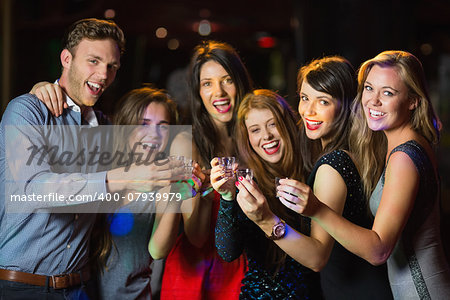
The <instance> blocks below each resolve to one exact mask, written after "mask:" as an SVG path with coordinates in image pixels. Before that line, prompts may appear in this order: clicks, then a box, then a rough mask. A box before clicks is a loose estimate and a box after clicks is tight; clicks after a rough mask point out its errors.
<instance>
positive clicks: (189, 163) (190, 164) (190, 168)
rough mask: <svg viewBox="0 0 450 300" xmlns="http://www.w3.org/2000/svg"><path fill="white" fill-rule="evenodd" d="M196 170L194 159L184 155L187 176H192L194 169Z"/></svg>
mask: <svg viewBox="0 0 450 300" xmlns="http://www.w3.org/2000/svg"><path fill="white" fill-rule="evenodd" d="M193 170H194V162H193V161H192V159H189V158H187V157H184V173H185V176H186V177H187V178H190V177H191V176H192V171H193Z"/></svg>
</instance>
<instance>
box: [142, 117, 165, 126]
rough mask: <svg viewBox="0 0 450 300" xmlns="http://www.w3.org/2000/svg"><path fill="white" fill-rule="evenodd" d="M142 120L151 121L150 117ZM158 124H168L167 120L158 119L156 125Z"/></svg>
mask: <svg viewBox="0 0 450 300" xmlns="http://www.w3.org/2000/svg"><path fill="white" fill-rule="evenodd" d="M142 120H143V121H145V122H152V119H146V118H143V119H142ZM159 124H169V121H166V120H161V121H159V123H158V124H157V125H159Z"/></svg>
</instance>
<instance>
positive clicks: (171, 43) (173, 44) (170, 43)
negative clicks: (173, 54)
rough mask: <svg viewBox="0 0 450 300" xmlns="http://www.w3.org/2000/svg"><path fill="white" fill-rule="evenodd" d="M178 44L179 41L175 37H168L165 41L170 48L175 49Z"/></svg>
mask: <svg viewBox="0 0 450 300" xmlns="http://www.w3.org/2000/svg"><path fill="white" fill-rule="evenodd" d="M179 46H180V42H179V41H178V40H177V39H170V40H169V41H168V42H167V48H169V49H170V50H177V49H178V47H179Z"/></svg>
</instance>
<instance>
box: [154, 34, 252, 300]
mask: <svg viewBox="0 0 450 300" xmlns="http://www.w3.org/2000/svg"><path fill="white" fill-rule="evenodd" d="M188 82H189V90H190V100H191V101H192V119H193V125H192V131H193V140H194V143H193V145H192V154H193V158H194V159H195V160H196V161H198V162H199V164H200V166H201V167H202V168H203V169H207V168H208V166H209V161H210V160H211V159H212V158H213V157H214V156H233V155H236V149H235V148H234V145H235V143H234V137H233V134H232V133H233V128H234V124H235V118H236V111H237V108H238V107H239V103H240V101H241V99H242V98H243V96H244V95H245V94H246V93H247V92H249V91H250V90H251V80H250V77H249V75H248V72H247V69H246V68H245V66H244V64H243V63H242V61H241V59H240V57H239V55H238V54H237V52H236V50H235V49H233V47H231V46H230V45H228V44H226V43H221V42H216V41H205V42H203V43H202V44H200V45H198V46H197V47H196V48H195V51H194V54H193V56H192V59H191V63H190V66H189V78H188ZM202 180H203V185H202V186H203V187H204V188H203V191H202V197H198V198H196V199H195V200H194V203H193V210H192V213H191V214H189V215H188V214H184V215H183V221H184V231H183V233H182V234H181V235H180V237H179V238H178V240H177V243H176V245H175V247H174V248H173V249H172V251H171V252H170V254H169V256H168V257H167V259H166V265H165V269H164V275H163V284H162V288H161V298H163V299H165V298H167V299H187V298H189V299H233V298H234V299H236V298H237V297H238V295H239V289H240V286H241V280H242V278H243V276H244V272H245V270H246V268H247V263H246V260H245V257H244V256H240V257H239V259H237V260H236V261H234V262H233V263H227V262H225V261H224V260H223V259H221V258H220V257H219V255H218V254H217V251H216V249H215V247H214V227H215V225H216V218H217V212H218V210H219V197H218V194H217V193H214V192H211V191H212V188H210V183H209V176H207V171H205V176H203V177H202Z"/></svg>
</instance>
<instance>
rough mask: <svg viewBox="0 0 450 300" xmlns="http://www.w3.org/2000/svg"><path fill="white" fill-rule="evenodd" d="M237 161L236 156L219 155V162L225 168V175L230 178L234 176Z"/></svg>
mask: <svg viewBox="0 0 450 300" xmlns="http://www.w3.org/2000/svg"><path fill="white" fill-rule="evenodd" d="M235 162H236V158H235V157H234V156H225V157H219V164H220V165H221V166H223V167H224V169H225V176H226V177H228V178H230V177H232V176H233V165H234V163H235Z"/></svg>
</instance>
